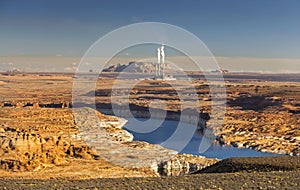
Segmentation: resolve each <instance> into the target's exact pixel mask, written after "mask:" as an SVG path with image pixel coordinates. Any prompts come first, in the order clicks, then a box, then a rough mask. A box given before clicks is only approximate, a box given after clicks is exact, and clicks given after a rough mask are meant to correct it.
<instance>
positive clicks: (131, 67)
mask: <svg viewBox="0 0 300 190" xmlns="http://www.w3.org/2000/svg"><path fill="white" fill-rule="evenodd" d="M166 69H169V67H168V65H167V66H166ZM103 71H104V72H133V73H155V63H152V62H135V61H132V62H129V63H128V64H120V63H118V64H117V65H112V66H109V67H108V68H106V69H104V70H103Z"/></svg>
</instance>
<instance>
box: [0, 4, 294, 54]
mask: <svg viewBox="0 0 300 190" xmlns="http://www.w3.org/2000/svg"><path fill="white" fill-rule="evenodd" d="M299 19H300V1H297V0H286V1H285V0H281V1H280V0H249V1H246V0H226V1H225V0H224V1H223V0H218V1H217V0H207V1H201V0H199V1H197V0H195V1H181V2H177V1H171V0H165V1H155V0H152V1H149V0H139V1H137V0H131V1H130V0H127V1H125V0H120V1H104V0H102V1H101V0H98V1H96V0H86V1H84V0H81V1H79V0H49V1H45V0H26V1H22V0H19V1H16V0H0V27H1V28H0V56H55V55H63V56H82V55H83V54H84V52H85V51H86V50H87V48H88V47H89V46H90V45H91V44H92V43H93V42H94V41H95V40H97V39H98V38H100V37H101V36H103V35H104V34H106V33H108V32H110V31H112V30H114V29H116V28H118V27H121V26H124V25H128V24H132V23H135V22H142V21H155V22H165V23H169V24H174V25H177V26H180V27H182V28H184V29H186V30H188V31H190V32H192V33H194V34H195V35H196V36H198V37H199V38H200V39H201V40H202V41H204V42H205V43H206V45H207V46H208V47H209V48H210V50H211V51H212V52H213V54H214V55H216V56H225V57H258V58H300V35H299V34H300V22H299Z"/></svg>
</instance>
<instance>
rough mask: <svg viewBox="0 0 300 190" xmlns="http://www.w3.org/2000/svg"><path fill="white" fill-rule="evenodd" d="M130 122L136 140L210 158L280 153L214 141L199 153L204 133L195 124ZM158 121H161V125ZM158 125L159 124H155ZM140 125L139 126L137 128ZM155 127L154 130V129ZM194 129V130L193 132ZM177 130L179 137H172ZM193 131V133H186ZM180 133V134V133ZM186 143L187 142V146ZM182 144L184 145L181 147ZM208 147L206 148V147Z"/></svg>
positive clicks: (141, 120) (131, 131)
mask: <svg viewBox="0 0 300 190" xmlns="http://www.w3.org/2000/svg"><path fill="white" fill-rule="evenodd" d="M127 120H128V122H127V123H126V125H125V126H124V129H126V130H127V131H129V132H130V133H132V134H133V135H134V140H136V141H146V142H149V143H151V144H160V145H162V146H163V147H165V148H170V149H173V150H176V151H179V152H180V153H188V154H193V155H202V156H205V157H208V158H219V159H225V158H229V157H254V156H278V154H272V153H265V152H259V151H255V150H251V149H245V148H235V147H233V146H222V145H220V144H219V143H213V144H210V143H209V145H208V146H207V147H209V148H208V149H207V150H206V151H204V152H203V153H199V145H200V143H201V141H202V135H200V134H199V132H198V133H197V131H195V126H192V125H191V124H186V123H180V126H179V125H178V122H177V121H171V120H164V121H162V122H160V120H156V119H148V120H146V119H138V120H136V119H133V118H129V119H127ZM158 123H161V125H159V124H158ZM155 125H157V126H155ZM137 126H139V128H137ZM141 127H143V128H145V129H147V128H148V129H149V130H148V132H141V129H142V128H141ZM178 128H180V130H177V131H176V129H178ZM152 129H153V130H152ZM191 130H192V132H191ZM175 131H176V134H177V135H175V136H177V138H170V137H171V136H172V135H173V134H174V132H175ZM187 133H191V135H186V134H187ZM178 134H179V135H178ZM185 143H186V144H187V145H186V146H185ZM180 145H181V146H182V147H180ZM205 149H206V148H205Z"/></svg>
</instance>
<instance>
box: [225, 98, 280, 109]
mask: <svg viewBox="0 0 300 190" xmlns="http://www.w3.org/2000/svg"><path fill="white" fill-rule="evenodd" d="M227 105H228V106H230V107H235V106H238V107H241V108H242V109H243V110H254V111H262V110H264V109H266V108H268V107H271V106H280V105H282V102H281V100H274V99H272V98H269V97H266V96H250V97H248V96H241V97H238V98H237V99H234V100H233V99H228V102H227Z"/></svg>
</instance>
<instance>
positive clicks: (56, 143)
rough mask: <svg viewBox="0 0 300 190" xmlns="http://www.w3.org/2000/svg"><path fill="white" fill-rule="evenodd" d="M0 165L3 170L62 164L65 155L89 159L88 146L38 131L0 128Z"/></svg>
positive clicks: (89, 151)
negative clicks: (77, 144)
mask: <svg viewBox="0 0 300 190" xmlns="http://www.w3.org/2000/svg"><path fill="white" fill-rule="evenodd" d="M0 129H1V130H0V155H1V158H0V162H1V164H0V167H1V168H2V169H4V170H12V171H24V170H29V171H31V170H39V169H41V168H43V167H45V166H46V165H48V166H49V165H55V166H59V165H65V164H68V163H67V161H66V157H67V156H72V157H80V158H86V159H92V158H94V157H95V155H94V153H93V152H92V151H91V150H90V149H89V147H87V146H76V145H74V144H70V142H69V141H68V140H67V139H65V138H64V137H62V136H54V135H49V136H48V135H44V134H42V135H40V134H35V133H29V132H24V131H21V130H18V129H10V128H5V129H4V128H0Z"/></svg>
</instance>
